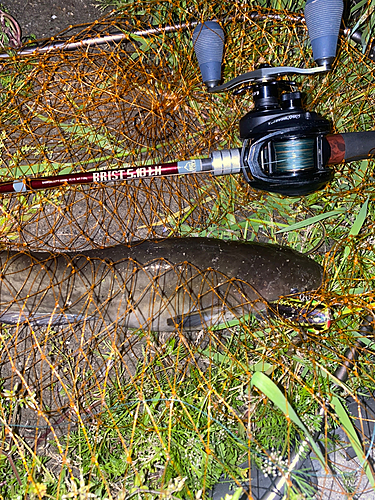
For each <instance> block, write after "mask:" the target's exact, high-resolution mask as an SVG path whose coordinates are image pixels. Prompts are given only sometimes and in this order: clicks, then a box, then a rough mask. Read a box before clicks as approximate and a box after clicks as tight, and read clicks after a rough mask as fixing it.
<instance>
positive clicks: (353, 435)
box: [331, 396, 375, 488]
mask: <svg viewBox="0 0 375 500" xmlns="http://www.w3.org/2000/svg"><path fill="white" fill-rule="evenodd" d="M331 405H332V407H333V408H334V410H335V412H336V415H337V417H338V419H339V421H340V424H341V426H342V427H343V429H344V431H345V433H346V435H347V436H348V439H349V441H350V444H351V445H352V448H353V450H354V451H355V453H356V455H357V457H358V460H359V461H360V463H361V464H362V467H363V469H364V471H365V472H366V476H367V478H368V480H369V482H370V484H371V486H372V487H373V488H375V479H374V474H373V471H372V469H371V467H370V464H369V462H368V460H367V459H366V456H365V454H364V451H363V448H362V446H361V443H360V441H359V438H358V435H357V432H356V430H355V428H354V425H353V424H352V422H351V420H350V418H349V415H348V413H347V411H346V409H345V408H344V406H343V405H342V403H341V401H340V400H339V399H338V397H337V396H334V397H333V398H332V401H331Z"/></svg>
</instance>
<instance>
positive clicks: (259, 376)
mask: <svg viewBox="0 0 375 500" xmlns="http://www.w3.org/2000/svg"><path fill="white" fill-rule="evenodd" d="M251 385H252V386H255V387H257V388H258V389H259V390H260V391H261V392H263V394H265V395H266V396H267V397H268V398H269V399H270V400H271V401H272V402H273V404H274V405H276V406H277V407H278V408H280V410H281V411H282V412H283V413H284V415H285V416H286V418H289V419H290V420H291V421H292V422H294V423H295V424H296V425H297V426H298V427H299V428H300V429H301V430H302V431H303V432H304V434H305V437H306V439H307V440H308V441H309V443H310V445H311V447H312V449H313V450H314V452H315V454H316V456H317V457H318V458H319V460H320V462H321V464H322V465H323V467H324V468H325V467H326V465H325V460H324V457H323V454H322V452H321V451H320V448H319V446H318V445H317V444H316V442H315V441H314V439H313V437H312V435H311V434H310V432H309V431H308V429H307V427H306V426H305V425H304V424H303V422H302V421H301V419H300V418H299V416H298V415H297V413H296V412H295V411H294V409H293V407H292V406H291V405H290V403H289V401H288V400H287V398H286V397H285V396H284V394H283V393H282V392H281V391H280V389H279V388H278V387H277V385H276V384H275V382H273V381H272V380H271V379H270V378H269V377H267V375H265V374H264V373H262V372H256V373H254V375H253V376H252V377H251Z"/></svg>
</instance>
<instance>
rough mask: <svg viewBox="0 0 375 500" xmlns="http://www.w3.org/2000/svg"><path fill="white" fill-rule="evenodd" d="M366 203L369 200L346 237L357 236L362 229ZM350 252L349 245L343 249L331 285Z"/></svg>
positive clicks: (366, 206) (365, 214)
mask: <svg viewBox="0 0 375 500" xmlns="http://www.w3.org/2000/svg"><path fill="white" fill-rule="evenodd" d="M368 202H369V198H367V200H366V201H365V202H364V204H363V205H362V207H361V209H360V211H359V212H358V215H357V217H356V218H355V221H354V224H353V226H352V227H351V229H350V231H349V235H348V236H357V235H358V234H359V232H360V230H361V228H362V226H363V224H364V222H365V220H366V217H367V213H368ZM350 250H351V247H350V245H346V246H345V248H344V252H343V255H342V258H341V261H340V265H339V266H338V268H337V270H336V273H335V276H334V278H333V280H332V281H333V283H334V282H335V281H336V280H337V276H338V275H339V273H340V271H341V269H342V268H343V266H344V264H345V262H346V259H347V258H348V256H349V254H350Z"/></svg>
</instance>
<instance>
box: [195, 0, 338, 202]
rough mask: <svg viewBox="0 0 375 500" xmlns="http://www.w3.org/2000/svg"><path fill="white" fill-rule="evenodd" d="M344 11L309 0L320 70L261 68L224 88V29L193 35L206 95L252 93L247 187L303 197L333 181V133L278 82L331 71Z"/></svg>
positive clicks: (244, 152)
mask: <svg viewBox="0 0 375 500" xmlns="http://www.w3.org/2000/svg"><path fill="white" fill-rule="evenodd" d="M342 11H343V2H342V0H329V1H326V0H308V2H307V3H306V8H305V18H306V23H307V26H308V29H309V36H310V40H311V43H312V46H313V53H314V59H315V61H316V62H317V64H318V65H319V67H315V68H310V69H303V68H294V67H270V66H264V65H263V66H261V67H260V68H259V69H257V70H255V71H252V72H249V73H245V74H243V75H241V76H239V77H237V78H234V79H233V80H231V81H229V82H227V83H225V84H223V85H219V83H220V78H221V60H222V53H223V45H224V32H223V30H222V28H221V27H220V25H219V24H218V23H217V22H215V21H208V22H205V23H203V24H200V25H198V26H197V27H196V28H195V30H194V33H193V43H194V48H195V52H196V54H197V58H198V62H199V66H200V69H201V73H202V78H203V81H204V83H205V84H206V85H207V89H208V91H209V92H223V91H227V90H234V94H240V93H242V92H245V91H247V90H250V91H251V92H252V95H253V100H254V109H252V110H251V111H250V112H249V113H247V114H246V115H245V116H244V117H242V118H241V120H240V137H241V139H242V141H243V146H242V149H241V156H240V166H241V170H242V173H243V175H244V177H245V179H246V181H247V182H248V183H249V184H250V185H251V186H252V187H253V188H255V189H260V190H263V191H270V192H274V193H279V194H283V195H286V196H300V195H306V194H309V193H312V192H314V191H317V190H319V189H322V188H323V187H324V186H325V185H326V184H327V183H328V182H329V181H330V180H331V179H332V177H333V171H332V170H331V169H330V168H329V167H328V166H327V165H328V162H329V159H330V156H331V150H330V145H329V142H328V141H327V139H326V136H327V135H328V134H329V132H330V129H331V126H330V123H329V121H328V120H326V119H325V118H323V117H322V116H320V115H319V114H318V113H315V112H313V111H311V112H310V111H306V110H305V109H304V108H303V105H302V96H301V93H300V92H298V89H297V87H296V84H295V83H294V82H292V81H286V80H280V79H279V77H281V76H285V75H293V74H294V75H311V74H317V73H322V72H326V71H329V70H330V69H331V64H332V62H333V60H334V58H335V55H336V45H337V39H338V34H339V29H340V23H341V16H342ZM246 84H250V85H246ZM238 88H239V89H238ZM234 161H236V160H234ZM233 168H235V166H234V165H233Z"/></svg>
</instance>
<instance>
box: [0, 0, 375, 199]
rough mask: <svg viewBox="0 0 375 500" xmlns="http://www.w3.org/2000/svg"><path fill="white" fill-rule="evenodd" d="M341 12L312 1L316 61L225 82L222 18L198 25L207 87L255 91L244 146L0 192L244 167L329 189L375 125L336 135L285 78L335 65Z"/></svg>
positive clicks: (21, 182)
mask: <svg viewBox="0 0 375 500" xmlns="http://www.w3.org/2000/svg"><path fill="white" fill-rule="evenodd" d="M342 12H343V2H342V0H328V1H327V0H314V1H312V0H308V1H307V2H306V7H305V19H306V24H307V27H308V31H309V36H310V40H311V44H312V49H313V56H314V60H315V62H316V63H317V67H313V68H308V69H306V68H296V67H288V66H287V67H271V66H267V65H262V66H261V67H259V68H258V69H256V70H254V71H251V72H248V73H245V74H243V75H240V76H238V77H236V78H234V79H232V80H230V81H229V82H226V83H224V84H222V85H220V81H221V65H222V54H223V48H224V31H223V29H222V28H221V26H220V24H219V23H218V22H217V21H206V22H204V23H198V24H197V25H196V27H195V29H194V32H193V45H194V49H195V52H196V55H197V59H198V63H199V66H200V70H201V74H202V79H203V82H204V83H205V85H206V87H207V90H208V92H210V93H215V92H224V91H233V93H234V94H235V95H241V94H243V93H245V92H247V91H251V92H252V96H253V101H254V108H253V109H252V110H251V111H249V112H248V113H247V114H246V115H245V116H244V117H242V118H241V120H240V123H239V129H240V138H241V139H242V141H243V145H242V148H234V149H227V150H222V151H214V152H212V153H211V154H210V156H209V157H208V158H200V159H187V160H183V161H176V162H171V163H157V164H154V165H137V166H134V167H128V166H127V167H126V168H120V169H114V170H99V171H86V172H75V173H70V174H63V175H53V176H46V177H40V178H25V179H16V180H14V181H6V182H3V183H0V193H24V192H27V191H35V190H39V189H49V188H56V187H59V186H64V185H79V184H90V183H107V182H114V181H124V180H132V179H139V178H150V177H164V176H170V175H185V174H192V173H194V174H200V173H213V174H214V175H228V174H237V173H240V172H241V173H242V174H243V176H244V178H245V180H246V181H247V182H248V184H249V185H250V186H251V187H252V188H254V189H259V190H263V191H267V192H274V193H279V194H282V195H285V196H301V195H306V194H309V193H312V192H314V191H317V190H320V189H322V188H324V187H325V186H326V185H327V184H328V183H329V182H330V181H331V180H332V178H333V176H334V171H333V169H332V168H330V166H331V165H335V164H338V163H341V162H343V161H345V162H349V161H353V160H358V159H367V158H369V157H372V156H373V155H374V154H375V131H367V132H353V133H344V134H330V131H331V125H330V122H329V121H328V120H327V119H326V118H324V117H323V116H321V115H319V114H318V113H316V112H314V111H306V110H305V109H304V107H303V104H302V94H301V93H300V92H299V91H298V89H297V86H296V84H295V82H294V81H290V80H280V77H284V76H291V75H316V74H321V73H326V72H327V71H330V69H331V67H332V63H333V61H334V59H335V56H336V46H337V40H338V33H339V30H340V23H341V16H342ZM180 27H181V26H180ZM155 29H159V28H155Z"/></svg>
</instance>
